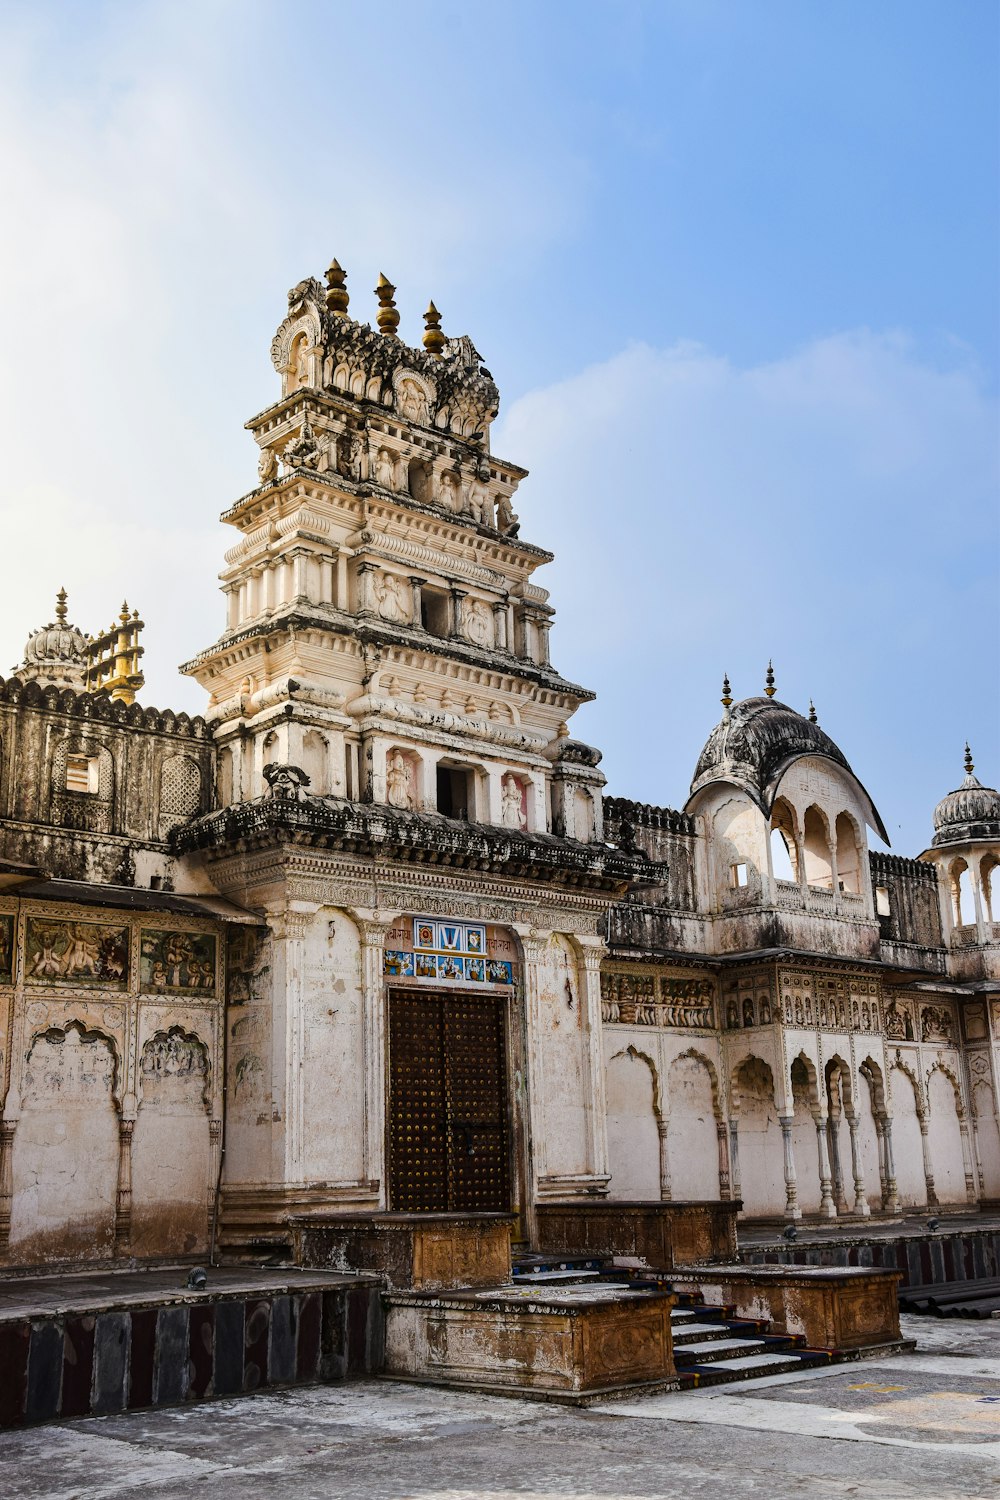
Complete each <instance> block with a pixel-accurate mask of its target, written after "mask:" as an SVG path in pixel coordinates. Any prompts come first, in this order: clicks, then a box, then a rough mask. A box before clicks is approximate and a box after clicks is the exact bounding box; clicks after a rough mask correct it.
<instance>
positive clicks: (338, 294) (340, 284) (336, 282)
mask: <svg viewBox="0 0 1000 1500" xmlns="http://www.w3.org/2000/svg"><path fill="white" fill-rule="evenodd" d="M346 281H347V272H346V271H345V270H344V268H343V266H342V265H341V264H340V261H339V260H331V262H330V264H329V265H328V266H327V269H326V305H327V307H328V308H329V309H330V311H331V312H332V313H333V315H334V317H335V318H346V317H347V305H348V303H349V302H350V300H351V297H350V293H349V292H348V290H347V287H346V285H345V282H346Z"/></svg>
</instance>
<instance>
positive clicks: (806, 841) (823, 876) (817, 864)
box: [802, 803, 833, 891]
mask: <svg viewBox="0 0 1000 1500" xmlns="http://www.w3.org/2000/svg"><path fill="white" fill-rule="evenodd" d="M802 847H803V857H804V859H805V866H806V884H807V885H810V886H812V887H813V888H814V889H815V890H820V891H832V890H833V866H832V865H831V863H830V825H829V823H828V822H827V818H826V813H825V812H823V810H822V808H819V807H817V806H816V804H815V803H813V804H812V805H811V806H810V807H807V808H806V811H805V817H804V818H803V820H802Z"/></svg>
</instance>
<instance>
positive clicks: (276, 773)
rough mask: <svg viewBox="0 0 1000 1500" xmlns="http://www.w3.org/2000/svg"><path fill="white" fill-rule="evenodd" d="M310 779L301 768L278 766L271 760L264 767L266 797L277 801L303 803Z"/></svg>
mask: <svg viewBox="0 0 1000 1500" xmlns="http://www.w3.org/2000/svg"><path fill="white" fill-rule="evenodd" d="M310 779H311V778H310V777H309V776H307V775H306V773H305V771H303V770H302V767H301V766H279V765H278V763H277V762H276V761H273V760H271V761H268V763H267V765H266V766H265V767H264V780H265V781H266V782H267V787H268V795H269V796H271V797H276V798H278V799H279V800H282V799H285V800H290V801H295V802H303V801H304V800H305V795H306V793H305V789H306V787H307V786H308V785H309V782H310Z"/></svg>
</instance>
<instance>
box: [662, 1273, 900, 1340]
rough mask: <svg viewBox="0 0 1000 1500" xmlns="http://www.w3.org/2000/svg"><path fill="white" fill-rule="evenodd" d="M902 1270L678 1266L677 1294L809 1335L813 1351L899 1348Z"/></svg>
mask: <svg viewBox="0 0 1000 1500" xmlns="http://www.w3.org/2000/svg"><path fill="white" fill-rule="evenodd" d="M899 1281H900V1276H899V1273H898V1272H897V1271H874V1270H867V1269H853V1268H843V1269H840V1268H837V1269H829V1270H828V1269H826V1268H820V1267H816V1266H742V1265H741V1266H717V1267H712V1268H708V1267H705V1266H675V1267H674V1274H673V1282H674V1286H675V1287H676V1288H677V1289H678V1291H700V1292H702V1293H703V1295H704V1297H705V1301H706V1302H707V1303H709V1304H710V1305H711V1304H716V1305H717V1304H719V1303H729V1304H731V1305H732V1306H733V1307H734V1308H735V1310H736V1313H737V1315H738V1316H739V1317H741V1318H767V1319H768V1320H769V1321H770V1323H771V1324H772V1325H773V1331H774V1332H775V1333H801V1334H804V1335H805V1337H806V1340H807V1341H808V1343H809V1345H810V1347H812V1348H814V1349H863V1348H867V1347H870V1346H872V1345H877V1344H893V1343H898V1342H899V1339H900V1332H899V1306H898V1302H897V1296H896V1288H897V1286H898V1283H899Z"/></svg>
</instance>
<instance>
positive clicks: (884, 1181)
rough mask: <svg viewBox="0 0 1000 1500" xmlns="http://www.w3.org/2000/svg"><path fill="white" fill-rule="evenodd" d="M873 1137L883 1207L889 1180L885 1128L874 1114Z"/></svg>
mask: <svg viewBox="0 0 1000 1500" xmlns="http://www.w3.org/2000/svg"><path fill="white" fill-rule="evenodd" d="M875 1139H876V1141H877V1143H878V1183H879V1192H880V1195H881V1199H882V1208H883V1210H884V1209H885V1206H886V1204H887V1202H888V1201H889V1181H888V1176H887V1173H886V1166H885V1129H884V1126H883V1123H882V1120H881V1119H880V1118H879V1116H878V1115H876V1116H875Z"/></svg>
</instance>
